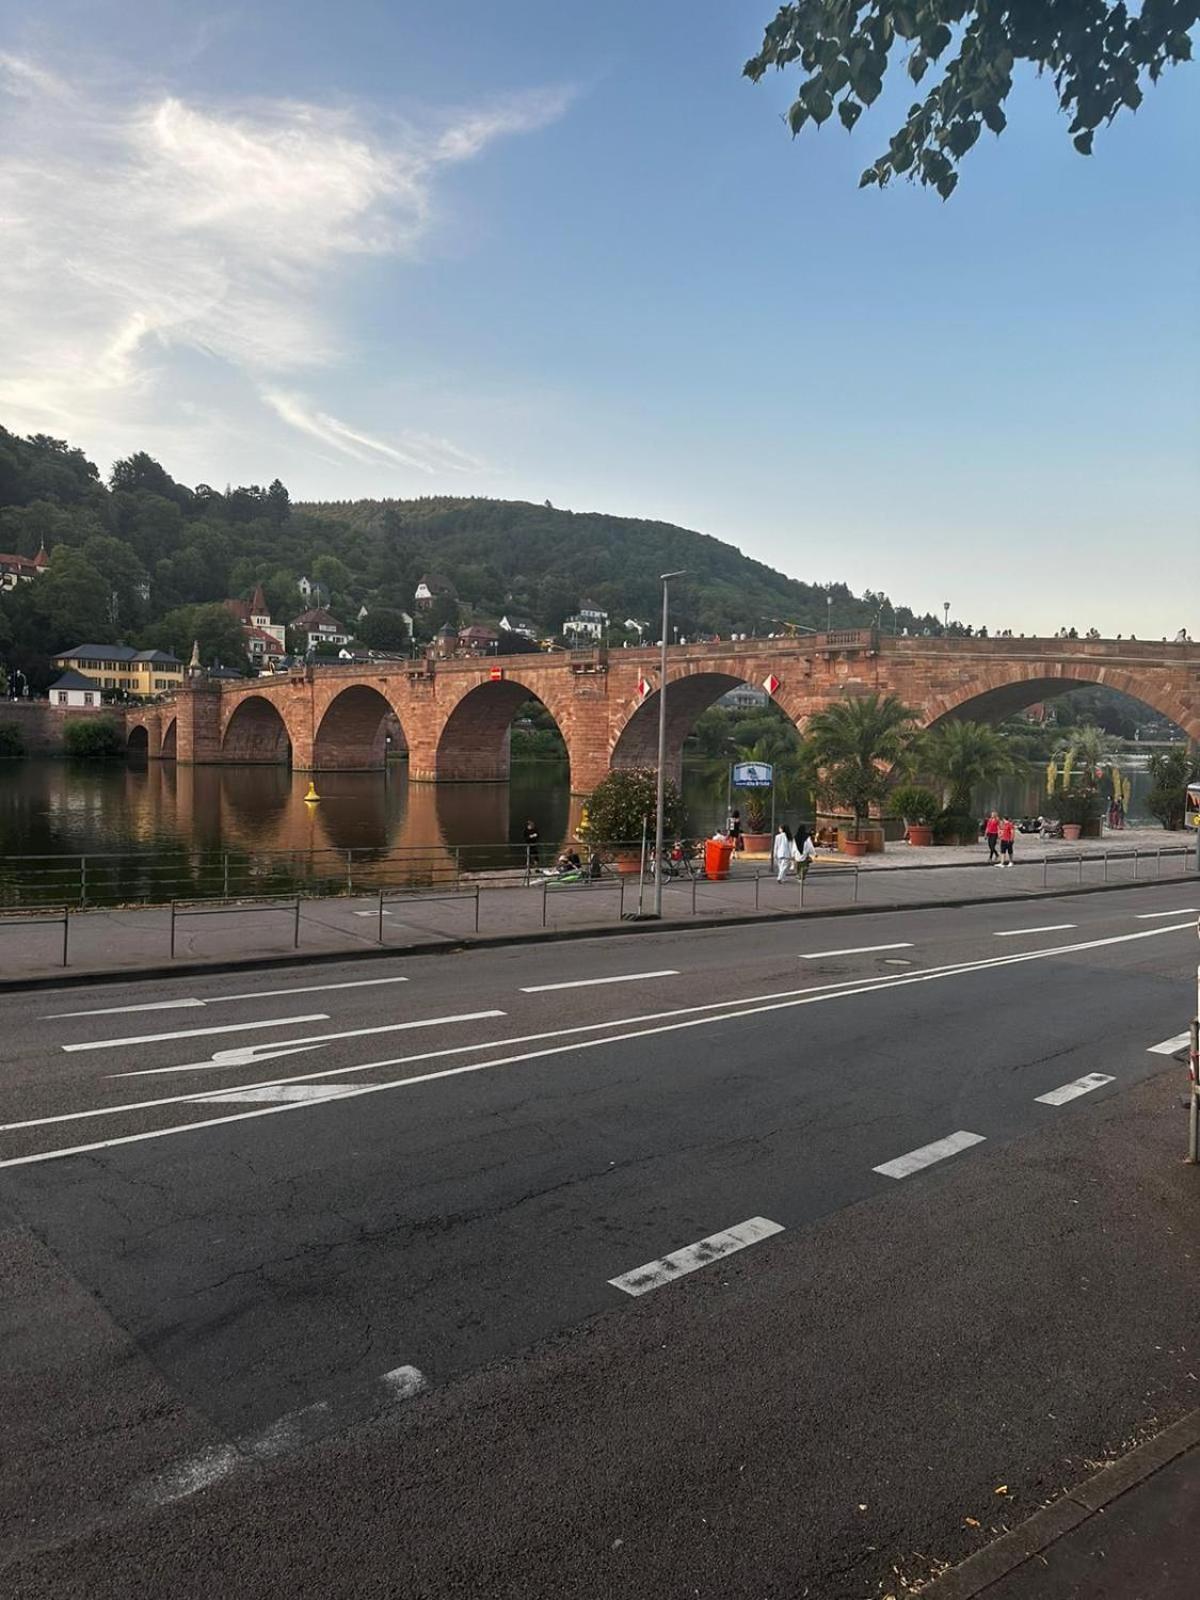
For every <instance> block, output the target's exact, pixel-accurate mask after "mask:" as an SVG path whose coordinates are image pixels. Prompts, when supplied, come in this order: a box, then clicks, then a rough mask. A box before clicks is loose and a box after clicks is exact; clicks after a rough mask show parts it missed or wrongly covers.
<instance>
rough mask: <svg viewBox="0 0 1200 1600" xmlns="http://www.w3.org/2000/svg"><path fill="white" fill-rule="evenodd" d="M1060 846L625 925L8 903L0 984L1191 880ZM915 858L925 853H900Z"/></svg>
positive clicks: (479, 897) (734, 882) (549, 902)
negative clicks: (1009, 862)
mask: <svg viewBox="0 0 1200 1600" xmlns="http://www.w3.org/2000/svg"><path fill="white" fill-rule="evenodd" d="M1175 848H1176V850H1178V848H1179V847H1178V846H1176V847H1175ZM1060 850H1061V853H1055V852H1054V850H1053V848H1051V849H1050V850H1047V851H1044V852H1043V853H1042V854H1039V855H1038V856H1037V857H1036V858H1029V857H1025V858H1023V859H1021V858H1019V859H1018V860H1017V862H1016V865H1015V866H1014V867H1013V869H1012V870H1009V871H1003V870H1001V869H999V868H996V867H989V866H988V865H986V860H984V861H981V860H980V855H981V853H982V852H981V851H978V850H977V851H975V852H974V853H973V854H969V855H968V859H967V860H965V861H954V860H947V859H946V857H947V856H949V855H951V854H952V853H953V852H951V851H949V850H947V851H938V850H933V851H920V852H917V851H911V852H910V851H909V848H908V847H907V846H899V847H896V848H895V849H894V850H893V851H891V852H889V853H888V854H887V855H885V856H883V857H880V858H875V861H876V864H875V865H873V866H872V867H870V868H865V869H863V870H859V864H856V863H851V862H848V861H846V860H845V859H844V858H841V857H834V858H832V859H827V858H821V859H819V860H818V863H817V865H816V866H815V868H814V869H813V871H812V872H811V873H810V875H809V877H808V881H807V882H806V883H805V884H804V885H803V886H802V885H801V884H800V883H799V882H798V881H797V880H796V879H794V878H793V879H787V880H785V881H784V882H783V883H777V882H776V880H775V876H774V874H773V873H772V872H771V871H770V870H769V865H768V864H767V863H763V864H761V865H758V864H755V863H746V862H744V861H738V862H737V863H736V866H735V871H734V872H733V874H732V875H731V876H730V877H729V878H728V879H726V880H724V881H721V882H708V881H707V880H701V881H693V880H687V879H684V880H672V881H670V882H668V883H666V884H664V886H663V919H662V921H661V922H656V921H643V920H639V919H638V915H637V914H638V911H639V888H638V882H637V879H636V878H632V879H630V878H626V879H624V880H617V879H605V880H602V881H601V882H598V883H594V884H592V883H585V884H575V885H569V886H567V885H563V886H559V885H555V884H553V883H548V882H546V881H537V882H534V883H532V884H530V885H529V886H528V887H525V886H520V885H513V884H512V883H511V880H509V881H507V882H505V883H502V884H501V885H499V886H495V887H493V886H488V885H486V884H484V883H481V882H479V881H473V882H466V881H464V883H463V884H462V885H461V887H459V888H457V889H455V888H454V887H452V886H447V887H446V888H445V889H436V890H433V891H423V890H401V889H395V890H384V891H383V899H382V913H383V914H382V917H381V916H380V910H381V901H380V895H379V894H378V893H372V894H361V893H352V894H345V895H337V896H330V895H323V896H312V897H310V898H305V897H301V898H300V899H299V900H297V898H296V897H295V896H277V897H274V898H266V899H262V900H238V901H219V900H218V901H194V902H190V903H187V904H183V903H181V904H180V905H179V906H178V908H177V909H176V911H175V912H174V913H173V912H172V908H171V907H170V906H169V905H164V906H141V905H139V906H128V907H120V908H116V909H107V910H89V911H71V912H69V913H67V912H64V911H63V910H61V909H57V908H50V909H42V910H38V909H35V908H30V909H28V910H20V909H13V910H6V911H4V912H0V992H2V991H3V990H4V989H14V988H17V989H19V988H25V987H30V986H40V985H42V984H45V983H49V982H71V983H78V982H81V981H83V980H85V979H90V978H97V977H99V978H103V977H116V976H128V975H130V974H133V973H136V974H139V975H141V976H144V977H153V976H159V975H164V974H168V973H178V972H186V971H188V970H199V969H208V970H220V969H222V968H224V969H231V968H236V967H241V966H254V965H265V964H270V965H273V966H278V965H283V964H289V963H307V962H313V961H324V960H337V959H362V958H364V957H370V956H375V955H385V954H396V953H398V952H405V953H407V952H411V951H418V950H433V949H438V948H441V949H448V948H461V947H463V946H464V945H471V944H475V943H480V944H514V943H524V942H537V941H540V940H542V939H563V938H572V937H583V936H595V935H597V934H618V933H637V932H639V931H641V932H647V931H651V930H654V929H657V930H664V929H667V930H669V929H671V928H680V929H684V928H697V927H713V926H721V925H723V924H737V923H746V922H758V921H773V920H789V919H794V918H807V917H828V916H845V915H853V914H854V913H856V912H860V911H872V912H880V911H884V912H886V911H900V910H921V909H929V908H936V907H940V906H960V905H972V904H985V903H988V902H993V901H1001V902H1002V901H1007V900H1024V899H1042V898H1047V897H1055V896H1059V895H1070V894H1077V893H1088V892H1091V891H1094V890H1101V889H1106V888H1107V889H1115V888H1120V887H1122V886H1129V887H1135V886H1139V885H1140V886H1142V887H1146V886H1149V885H1151V884H1153V883H1158V882H1161V883H1169V882H1176V883H1180V882H1187V881H1189V880H1191V881H1195V870H1194V859H1195V858H1194V855H1193V854H1191V853H1190V852H1187V853H1181V854H1175V855H1171V856H1159V855H1157V854H1151V855H1149V856H1143V857H1141V858H1138V859H1135V858H1134V857H1133V856H1132V855H1131V854H1130V855H1125V856H1123V857H1121V858H1119V859H1118V858H1116V857H1114V856H1112V855H1110V856H1109V858H1108V859H1107V860H1106V859H1104V856H1103V853H1102V852H1101V851H1099V850H1093V851H1091V852H1087V851H1084V852H1082V853H1081V852H1080V851H1079V850H1078V849H1077V847H1075V846H1073V845H1072V846H1066V847H1060ZM914 855H920V856H926V857H930V856H932V857H934V858H935V859H934V860H925V861H919V860H918V861H913V860H912V857H913V856H914ZM897 858H898V859H897ZM653 894H654V886H653V884H652V883H647V884H646V885H645V886H644V891H643V895H642V905H641V909H642V910H644V911H646V912H648V911H649V910H650V909H651V907H652V904H653ZM172 922H174V931H173V933H172ZM172 937H173V939H174V953H173V954H172ZM64 944H65V954H66V960H65V961H64Z"/></svg>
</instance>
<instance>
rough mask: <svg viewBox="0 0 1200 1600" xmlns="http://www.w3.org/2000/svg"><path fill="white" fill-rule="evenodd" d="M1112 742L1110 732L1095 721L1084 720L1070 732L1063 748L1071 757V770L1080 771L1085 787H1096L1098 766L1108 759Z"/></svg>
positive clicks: (1089, 788)
mask: <svg viewBox="0 0 1200 1600" xmlns="http://www.w3.org/2000/svg"><path fill="white" fill-rule="evenodd" d="M1110 743H1111V741H1110V739H1109V736H1108V734H1107V733H1105V731H1104V729H1103V728H1098V727H1097V726H1096V724H1095V723H1094V722H1083V723H1081V724H1080V725H1079V727H1078V728H1072V729H1071V730H1070V731H1069V732H1068V734H1067V736H1066V739H1065V740H1064V742H1063V745H1062V746H1061V748H1062V749H1064V750H1065V751H1066V753H1067V755H1068V756H1069V757H1070V761H1071V770H1072V771H1073V772H1078V773H1080V775H1081V778H1082V785H1081V786H1082V787H1083V788H1084V789H1087V790H1091V789H1094V788H1095V787H1096V768H1097V767H1102V766H1103V765H1104V763H1105V762H1106V761H1107V760H1108V747H1109V744H1110Z"/></svg>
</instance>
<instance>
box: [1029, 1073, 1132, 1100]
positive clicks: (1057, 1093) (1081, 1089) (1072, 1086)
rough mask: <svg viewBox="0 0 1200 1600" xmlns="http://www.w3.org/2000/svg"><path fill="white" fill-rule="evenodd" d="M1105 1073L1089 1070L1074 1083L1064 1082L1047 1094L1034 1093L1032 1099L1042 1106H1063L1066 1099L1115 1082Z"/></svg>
mask: <svg viewBox="0 0 1200 1600" xmlns="http://www.w3.org/2000/svg"><path fill="white" fill-rule="evenodd" d="M1115 1082H1116V1079H1115V1078H1111V1077H1109V1076H1108V1075H1107V1073H1103V1072H1089V1073H1088V1074H1087V1076H1086V1077H1083V1078H1076V1079H1075V1082H1074V1083H1064V1084H1063V1086H1062V1087H1061V1089H1051V1090H1050V1092H1049V1094H1035V1095H1034V1097H1033V1098H1034V1099H1035V1100H1036V1101H1037V1103H1038V1104H1039V1105H1043V1106H1065V1105H1066V1103H1067V1101H1068V1100H1078V1098H1079V1096H1080V1095H1081V1094H1091V1092H1092V1090H1093V1089H1103V1087H1104V1085H1105V1084H1106V1083H1115Z"/></svg>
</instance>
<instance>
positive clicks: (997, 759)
mask: <svg viewBox="0 0 1200 1600" xmlns="http://www.w3.org/2000/svg"><path fill="white" fill-rule="evenodd" d="M1016 765H1017V763H1016V762H1015V760H1014V759H1013V755H1012V752H1011V750H1009V748H1008V745H1007V744H1006V742H1005V740H1004V738H1003V736H1002V735H1001V734H999V733H997V732H996V730H995V728H992V727H989V726H988V724H987V723H986V722H943V723H940V724H939V725H938V726H937V727H936V728H934V729H933V730H932V731H931V732H930V733H929V735H928V736H927V738H926V739H925V741H924V745H923V748H922V751H921V766H922V768H923V769H924V770H925V771H926V772H928V773H929V775H930V777H933V778H938V779H940V780H941V783H942V786H943V788H942V802H943V805H944V806H945V809H946V810H947V811H950V812H955V813H958V814H959V815H963V816H966V815H969V814H970V811H971V794H972V791H973V790H974V789H976V788H978V787H979V786H980V785H982V784H986V783H994V782H995V780H996V779H997V778H1003V777H1005V776H1007V774H1008V773H1010V772H1012V771H1014V770H1015V768H1016Z"/></svg>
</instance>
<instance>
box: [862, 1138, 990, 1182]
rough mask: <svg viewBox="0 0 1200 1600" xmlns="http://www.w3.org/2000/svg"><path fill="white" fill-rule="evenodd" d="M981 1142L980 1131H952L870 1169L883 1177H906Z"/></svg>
mask: <svg viewBox="0 0 1200 1600" xmlns="http://www.w3.org/2000/svg"><path fill="white" fill-rule="evenodd" d="M983 1142H984V1140H983V1135H982V1134H981V1133H952V1134H949V1135H948V1136H947V1137H946V1138H945V1139H935V1140H934V1141H933V1143H932V1144H923V1145H922V1146H921V1148H920V1149H919V1150H910V1151H909V1152H908V1154H907V1155H906V1156H897V1157H896V1159H895V1160H894V1161H885V1162H884V1163H883V1164H882V1166H878V1167H872V1168H871V1171H872V1172H881V1173H882V1174H883V1176H884V1177H885V1178H907V1177H908V1176H909V1175H910V1174H911V1173H913V1172H920V1171H921V1170H922V1168H924V1167H931V1166H933V1164H934V1162H935V1161H944V1160H945V1159H946V1157H947V1156H956V1155H957V1154H958V1152H959V1151H960V1150H969V1149H970V1148H971V1146H972V1145H973V1144H982V1143H983Z"/></svg>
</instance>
